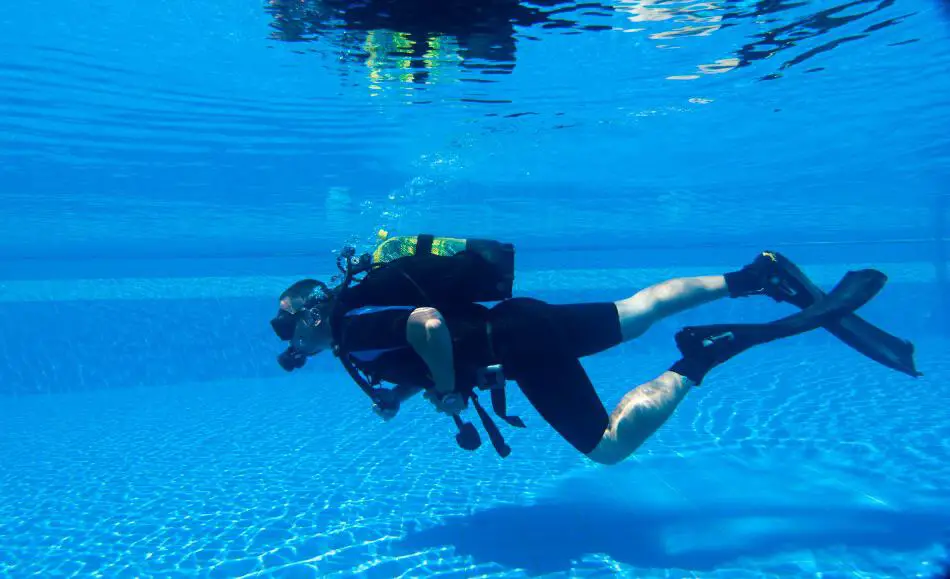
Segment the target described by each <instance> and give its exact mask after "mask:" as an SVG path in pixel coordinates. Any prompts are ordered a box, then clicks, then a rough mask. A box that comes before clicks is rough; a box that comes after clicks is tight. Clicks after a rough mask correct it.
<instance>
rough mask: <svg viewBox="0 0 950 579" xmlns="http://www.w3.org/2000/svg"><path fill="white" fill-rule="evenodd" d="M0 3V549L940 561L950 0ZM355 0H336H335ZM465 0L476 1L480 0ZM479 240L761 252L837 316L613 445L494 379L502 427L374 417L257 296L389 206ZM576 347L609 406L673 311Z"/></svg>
mask: <svg viewBox="0 0 950 579" xmlns="http://www.w3.org/2000/svg"><path fill="white" fill-rule="evenodd" d="M8 4H9V5H4V6H3V8H2V9H0V231H2V232H3V235H2V236H0V328H2V330H0V355H2V359H0V465H2V466H0V576H9V577H25V576H42V577H73V576H75V577H178V576H182V577H185V576H188V577H192V576H199V577H342V576H347V577H349V576H358V577H387V578H388V577H417V576H440V577H505V578H508V577H607V576H610V577H614V576H617V577H671V578H673V577H675V578H680V577H703V578H706V577H716V578H719V577H722V578H732V577H738V578H742V577H782V578H786V577H787V578H793V579H794V578H805V577H821V578H825V579H827V578H838V577H842V578H843V577H934V576H936V575H937V574H938V573H939V572H940V571H939V570H940V568H941V565H942V564H943V562H944V561H945V560H947V559H948V557H950V549H948V546H950V487H948V484H947V482H946V481H947V480H950V467H948V465H950V410H948V407H947V405H946V403H945V399H946V394H947V393H948V387H947V382H948V379H950V354H948V352H950V301H948V300H950V298H948V295H950V292H948V289H950V288H948V273H950V271H948V263H947V255H948V249H950V234H948V224H950V131H948V130H947V127H948V126H950V80H948V77H947V71H948V70H950V5H948V4H947V3H946V2H945V1H944V2H941V1H940V0H883V1H864V0H854V1H851V2H844V1H843V0H837V1H803V2H796V3H792V2H781V1H776V2H767V1H762V2H744V1H728V2H708V3H697V4H693V3H686V2H674V1H670V2H666V1H661V2H652V1H651V2H647V1H643V0H641V1H638V2H630V1H621V0H611V1H610V2H603V1H600V0H598V1H597V2H589V3H583V4H581V3H576V4H575V3H566V2H554V1H551V0H543V1H539V2H538V3H537V4H528V3H523V4H520V5H519V4H514V3H510V2H509V3H506V2H502V1H499V0H496V1H494V2H490V3H489V2H485V3H484V4H478V3H477V2H471V1H470V2H467V3H453V2H448V1H446V2H440V3H438V4H437V5H436V4H431V5H427V4H425V3H424V2H420V1H419V0H411V1H410V0H400V2H394V3H392V4H385V3H382V2H376V1H375V0H374V2H366V3H363V4H359V3H346V2H337V1H336V0H327V2H326V3H325V4H318V3H316V2H314V1H313V0H307V1H305V2H299V3H297V2H290V1H289V0H272V1H270V2H257V1H253V2H247V1H239V0H217V1H215V2H200V3H199V2H186V1H185V0H166V1H164V2H155V3H140V2H133V3H108V2H102V1H99V0H93V1H89V2H81V3H80V2H65V1H62V0H52V1H50V0H47V1H45V2H39V1H37V0H23V1H20V2H16V3H8ZM361 6H362V8H361ZM479 8H480V9H479ZM380 228H385V229H387V230H389V231H391V232H393V233H396V234H400V233H402V234H414V233H417V232H432V233H436V234H442V235H457V236H476V237H488V238H497V239H502V240H505V241H509V242H512V243H514V244H515V245H516V247H517V252H518V253H517V267H518V273H517V278H516V293H517V294H519V295H530V296H535V297H540V298H543V299H547V300H551V301H554V302H559V303H569V302H576V301H594V300H613V299H618V298H622V297H626V296H628V295H631V294H632V293H633V292H635V291H637V290H638V289H640V288H643V287H646V286H648V285H650V284H652V283H655V282H658V281H661V280H663V279H667V278H670V277H674V276H688V275H699V274H715V273H722V272H724V271H729V270H732V269H735V268H737V267H739V266H741V265H743V264H744V263H746V262H748V261H749V260H750V259H751V258H752V257H753V256H754V255H755V254H756V252H757V251H759V250H761V249H764V248H771V249H777V250H780V251H782V252H784V253H785V254H786V255H788V256H789V257H791V258H792V259H794V260H796V261H797V262H798V263H799V264H800V265H801V266H802V267H803V268H804V269H805V270H806V272H807V273H808V274H809V275H811V276H812V278H813V279H814V280H815V281H816V282H817V283H818V284H819V285H821V286H822V287H825V288H830V287H831V286H833V285H834V283H835V282H836V281H837V280H838V279H839V278H840V277H841V275H842V274H843V273H844V272H846V271H847V270H849V269H856V268H861V267H877V268H879V269H881V270H883V271H885V272H886V273H887V274H888V276H889V281H888V285H887V287H886V288H885V289H884V291H883V292H882V293H881V294H880V295H879V296H878V297H877V298H875V299H874V300H873V301H872V302H871V303H869V304H868V305H867V306H865V307H864V308H863V309H862V311H861V314H862V316H864V317H866V318H867V319H869V320H871V321H873V322H874V323H875V324H878V325H879V326H881V327H882V328H884V329H886V330H887V331H889V332H891V333H893V334H896V335H899V336H902V337H906V338H908V339H911V340H912V341H913V342H914V344H915V345H916V347H917V362H918V366H919V368H920V369H921V371H922V372H924V374H925V375H924V376H923V377H921V378H918V379H916V380H915V379H912V378H909V377H906V376H904V375H902V374H899V373H897V372H894V371H891V370H888V369H886V368H884V367H882V366H880V365H877V364H875V363H873V362H871V361H869V360H867V359H865V358H863V357H861V356H860V355H859V354H857V353H856V352H854V351H853V350H850V349H849V348H847V347H846V346H844V345H843V344H841V343H840V342H838V341H837V340H836V339H835V338H834V337H832V336H831V335H830V334H828V333H826V332H824V331H816V332H813V333H810V334H808V335H804V336H799V337H796V338H794V339H790V340H787V341H783V342H780V343H775V344H770V345H768V346H764V347H761V348H759V349H756V350H753V351H751V352H749V353H747V354H743V355H742V356H740V357H738V358H736V359H735V360H732V361H730V362H729V363H728V364H726V365H724V366H722V367H721V368H718V369H716V370H715V371H714V373H713V374H711V375H710V377H709V378H708V379H707V381H706V382H704V384H703V386H702V387H701V388H699V389H695V390H694V391H692V392H691V393H690V394H689V395H688V396H687V398H686V400H685V401H684V402H683V403H682V404H681V405H680V407H679V408H678V409H677V411H676V413H675V414H674V416H673V417H672V418H671V419H670V421H669V422H668V423H667V424H666V425H665V426H664V427H663V428H662V429H661V430H660V431H659V432H658V433H657V434H656V435H655V436H654V437H653V438H652V439H650V441H648V442H647V443H646V444H645V445H644V446H643V447H642V448H641V449H640V450H639V451H638V453H637V454H636V455H634V457H632V458H631V459H630V460H628V461H626V462H625V463H623V464H621V465H617V466H613V467H602V466H598V465H594V464H592V463H590V462H589V461H586V460H585V459H584V458H583V457H581V456H579V455H578V454H577V453H576V452H575V451H574V450H573V449H571V448H570V446H569V445H567V444H566V443H565V442H564V441H562V440H561V439H560V438H558V436H557V435H556V434H555V433H554V432H553V431H552V430H551V429H550V428H549V427H547V425H545V424H544V423H543V421H541V419H540V418H539V417H538V415H537V414H536V413H534V411H533V410H532V408H531V407H530V405H529V404H528V403H527V401H526V400H525V399H524V397H523V396H522V395H521V393H520V392H519V391H518V390H517V389H516V388H512V389H511V390H510V391H509V405H510V407H511V409H512V413H513V414H518V415H520V416H522V417H523V418H524V419H525V420H526V422H527V423H528V426H529V428H527V429H526V430H523V431H521V430H519V431H515V430H514V429H507V428H506V429H505V434H506V437H507V439H508V442H509V443H510V444H511V446H512V448H513V453H512V455H511V456H510V457H508V458H505V459H501V458H499V457H498V456H497V455H496V454H494V453H493V451H492V450H491V447H490V446H489V445H488V443H487V441H486V443H485V445H484V447H483V448H482V449H480V450H478V451H477V452H474V453H469V452H466V451H463V450H461V449H459V448H458V447H457V446H456V445H455V442H454V440H453V437H452V434H453V428H452V425H451V423H450V422H449V421H448V420H447V419H446V418H445V417H444V416H441V415H437V414H435V413H434V412H433V411H432V409H431V408H430V407H429V406H428V405H427V404H426V403H425V401H423V400H421V399H420V400H414V401H412V402H410V403H408V404H407V405H405V406H404V408H403V409H402V410H401V412H400V414H399V416H398V417H397V418H396V419H394V420H393V421H391V422H389V423H383V422H381V421H380V420H378V419H377V418H376V417H375V416H374V415H373V413H372V412H371V410H370V407H369V403H368V401H367V400H366V398H365V397H364V396H363V395H362V393H360V392H359V390H358V389H357V388H356V387H355V386H354V385H353V384H352V382H351V381H350V380H349V378H347V377H346V375H345V373H344V372H343V371H342V370H341V368H340V367H339V365H338V363H337V362H336V361H335V360H334V359H332V358H331V357H329V356H326V357H323V358H319V359H315V360H313V361H312V362H311V363H309V364H308V365H307V367H306V368H304V369H303V370H301V371H299V372H296V373H293V374H286V373H284V372H283V371H282V370H281V369H280V368H279V367H278V366H277V364H276V363H275V360H274V357H275V356H276V354H277V353H278V352H279V351H280V349H281V343H280V342H278V341H277V339H276V338H275V337H274V336H273V334H272V332H271V331H270V328H269V326H268V324H267V321H268V320H269V319H270V317H271V316H272V315H273V313H274V310H275V305H276V304H275V302H276V296H277V295H278V294H279V292H280V291H281V290H282V289H283V288H285V287H286V286H287V285H288V284H289V283H291V282H292V281H294V280H296V279H299V278H300V277H303V276H322V277H326V276H327V275H329V274H331V273H332V272H333V271H334V269H333V267H334V266H333V261H334V259H335V255H336V254H335V252H336V251H337V250H338V249H339V248H340V247H341V246H342V245H343V244H345V243H354V244H357V245H359V246H361V247H368V245H369V244H370V243H371V241H372V240H373V238H374V235H375V233H376V231H377V230H378V229H380ZM790 311H791V310H790V309H789V308H788V307H786V306H782V305H778V304H774V303H771V302H770V301H768V300H766V299H764V298H763V299H758V298H750V299H747V300H724V301H720V302H717V303H713V304H710V305H708V306H704V307H703V308H700V309H697V310H693V311H690V312H686V313H683V314H681V315H678V316H674V317H672V318H670V319H667V320H664V321H663V322H661V323H659V324H657V325H656V326H654V327H653V328H652V329H651V330H650V331H649V332H648V333H647V334H646V335H645V336H643V337H642V338H640V339H638V340H637V341H635V342H632V343H629V344H625V345H623V346H621V347H618V348H616V349H614V350H612V351H609V352H606V353H603V354H600V355H598V356H596V357H593V358H590V359H586V360H585V361H584V364H585V367H586V368H587V369H588V371H589V373H590V375H591V378H592V380H593V382H594V384H595V385H596V386H597V388H598V391H599V392H600V393H601V395H602V397H603V399H604V400H605V402H606V404H607V405H608V407H612V406H613V405H614V404H616V403H617V402H618V401H619V400H620V398H621V397H622V396H623V395H624V394H625V393H626V392H627V391H628V390H630V389H631V388H633V387H634V386H636V385H637V384H640V383H642V382H644V381H647V380H649V379H651V378H653V377H655V376H656V375H657V374H659V373H660V372H662V371H663V370H664V369H666V368H668V367H669V365H670V364H671V363H672V362H673V361H674V360H675V359H676V350H675V346H674V344H673V340H672V336H673V333H674V332H675V331H677V330H678V329H679V328H680V327H682V326H683V325H686V324H701V323H714V322H722V321H760V320H768V319H774V318H776V317H779V316H782V315H785V314H787V313H790Z"/></svg>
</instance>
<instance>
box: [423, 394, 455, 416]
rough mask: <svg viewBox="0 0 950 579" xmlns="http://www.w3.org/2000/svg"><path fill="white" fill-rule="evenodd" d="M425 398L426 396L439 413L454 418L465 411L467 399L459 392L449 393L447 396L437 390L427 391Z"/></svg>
mask: <svg viewBox="0 0 950 579" xmlns="http://www.w3.org/2000/svg"><path fill="white" fill-rule="evenodd" d="M423 396H425V399H426V400H428V401H429V402H431V403H432V405H433V406H435V409H436V410H437V411H438V412H441V413H443V414H448V415H449V416H452V415H453V414H458V413H459V412H461V411H463V410H465V406H466V404H465V398H464V397H463V396H462V395H461V394H459V393H458V392H448V393H446V394H442V393H441V392H437V391H436V390H426V393H425V394H424V395H423Z"/></svg>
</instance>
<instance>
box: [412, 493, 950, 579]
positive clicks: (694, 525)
mask: <svg viewBox="0 0 950 579" xmlns="http://www.w3.org/2000/svg"><path fill="white" fill-rule="evenodd" d="M948 530H950V514H948V513H944V512H929V513H924V512H894V511H883V510H878V509H874V508H870V507H868V508H859V507H852V506H849V507H846V508H840V507H833V506H829V507H828V508H815V507H806V508H799V507H779V508H774V507H762V506H756V505H746V506H712V507H709V506H706V507H703V508H702V509H701V510H700V509H683V508H679V509H658V510H643V509H637V510H632V509H629V508H625V507H620V508H618V509H614V510H608V509H607V508H605V507H603V506H584V505H578V504H569V505H559V504H539V505H534V506H518V507H500V508H495V509H489V510H486V511H481V512H478V513H475V514H473V515H470V516H466V517H457V518H454V519H452V520H449V521H448V522H447V523H446V524H444V525H441V526H438V527H434V528H429V529H426V530H423V531H420V532H417V533H414V534H411V535H409V536H408V537H406V538H405V539H404V540H403V541H401V542H400V543H399V545H398V547H397V548H405V549H410V550H418V549H425V548H433V547H443V546H446V545H452V546H454V548H455V550H456V552H457V554H458V555H462V556H470V557H473V558H474V559H475V561H476V562H478V563H481V562H494V563H498V564H501V565H505V566H508V567H514V568H521V569H525V570H526V571H527V572H528V573H530V574H532V575H534V574H544V573H555V572H564V571H567V570H569V569H571V568H572V567H573V566H574V564H575V563H576V561H578V560H580V559H581V558H582V557H584V556H585V555H588V554H594V553H604V554H606V555H608V556H610V557H611V558H613V559H614V560H615V561H618V562H620V563H624V564H627V565H631V566H633V567H638V568H666V569H670V568H678V569H691V570H694V571H713V570H716V569H718V568H722V567H727V566H731V565H734V564H736V563H737V562H738V561H739V560H740V559H743V558H754V559H758V560H761V559H764V558H769V557H774V556H780V555H782V554H783V553H795V552H801V551H808V550H824V549H829V548H834V547H838V548H847V549H880V550H883V551H888V552H895V551H921V550H925V549H930V548H933V547H934V546H935V545H937V544H939V543H942V542H945V541H946V539H947V536H948V534H947V531H948ZM880 571H882V572H892V573H898V574H903V573H906V572H908V570H907V569H903V570H902V569H898V568H896V567H894V568H891V569H880Z"/></svg>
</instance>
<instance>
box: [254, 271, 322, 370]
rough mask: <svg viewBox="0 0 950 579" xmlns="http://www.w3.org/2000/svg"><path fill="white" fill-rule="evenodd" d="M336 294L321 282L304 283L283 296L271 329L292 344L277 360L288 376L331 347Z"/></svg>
mask: <svg viewBox="0 0 950 579" xmlns="http://www.w3.org/2000/svg"><path fill="white" fill-rule="evenodd" d="M333 293H334V292H333V291H332V290H330V288H328V287H327V286H326V284H324V283H322V282H319V281H316V280H313V279H303V280H300V281H298V282H296V283H295V284H293V285H292V286H290V287H289V288H287V289H286V290H285V291H284V293H282V294H281V295H280V309H279V310H278V311H277V315H276V316H275V317H274V318H273V319H272V320H271V321H270V325H271V328H273V329H274V333H275V334H277V337H278V338H280V339H281V340H284V341H285V342H289V344H290V345H289V347H288V348H287V350H285V351H284V352H283V353H282V354H280V356H278V357H277V362H278V363H279V364H280V365H281V367H282V368H283V369H284V370H287V371H288V372H289V371H291V370H295V369H297V368H300V367H302V366H303V365H304V363H305V362H306V360H307V358H308V357H309V356H313V355H316V354H318V353H320V352H321V351H323V350H326V349H327V348H329V347H330V346H331V345H332V342H333V337H332V334H331V332H330V324H329V321H328V318H329V315H330V309H331V307H332V303H333Z"/></svg>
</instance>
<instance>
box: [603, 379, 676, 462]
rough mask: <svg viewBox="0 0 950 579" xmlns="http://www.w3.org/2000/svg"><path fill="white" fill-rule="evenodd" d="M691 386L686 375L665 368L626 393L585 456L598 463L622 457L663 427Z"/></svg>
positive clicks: (617, 459)
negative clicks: (595, 442)
mask: <svg viewBox="0 0 950 579" xmlns="http://www.w3.org/2000/svg"><path fill="white" fill-rule="evenodd" d="M693 386H694V384H693V383H692V382H691V381H690V380H689V379H688V378H685V377H683V376H680V375H679V374H677V373H676V372H672V371H667V372H664V373H663V374H662V375H660V376H659V377H658V378H656V379H654V380H652V381H650V382H647V383H646V384H643V385H641V386H638V387H636V388H634V389H633V390H631V391H630V392H627V394H626V395H625V396H624V397H623V400H621V401H620V404H618V405H617V408H615V409H614V411H613V413H611V415H610V425H609V426H608V427H607V430H606V431H605V432H604V436H603V438H601V440H600V443H599V444H598V445H597V446H596V447H595V448H594V450H592V451H591V452H589V453H588V454H587V457H588V458H590V459H591V460H593V461H594V462H599V463H601V464H616V463H618V462H620V461H622V460H624V459H626V458H627V457H628V456H630V455H631V454H633V452H634V451H635V450H636V449H637V448H639V446H640V445H641V444H643V443H644V442H645V441H646V440H647V439H648V438H650V436H652V435H653V433H654V432H656V431H657V430H658V429H659V428H660V427H661V426H663V423H665V422H666V420H667V419H668V418H669V417H670V416H671V415H672V414H673V411H674V410H676V407H677V406H678V405H679V403H680V401H681V400H682V399H683V398H684V397H685V396H686V393H687V392H689V390H690V388H692V387H693Z"/></svg>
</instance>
